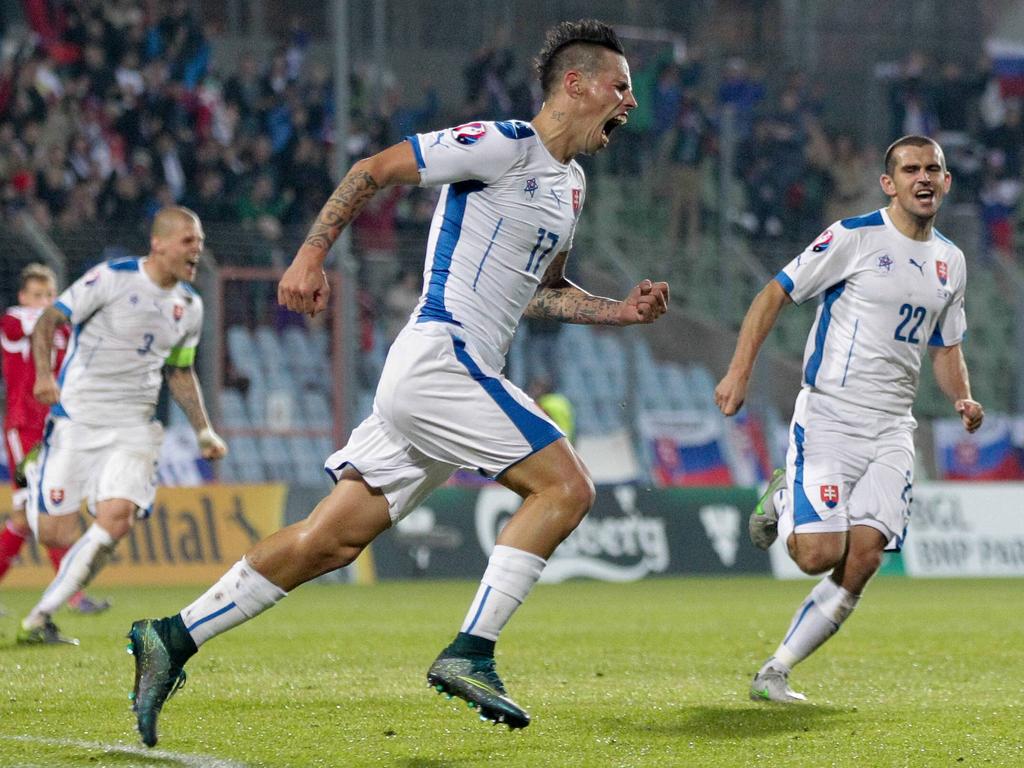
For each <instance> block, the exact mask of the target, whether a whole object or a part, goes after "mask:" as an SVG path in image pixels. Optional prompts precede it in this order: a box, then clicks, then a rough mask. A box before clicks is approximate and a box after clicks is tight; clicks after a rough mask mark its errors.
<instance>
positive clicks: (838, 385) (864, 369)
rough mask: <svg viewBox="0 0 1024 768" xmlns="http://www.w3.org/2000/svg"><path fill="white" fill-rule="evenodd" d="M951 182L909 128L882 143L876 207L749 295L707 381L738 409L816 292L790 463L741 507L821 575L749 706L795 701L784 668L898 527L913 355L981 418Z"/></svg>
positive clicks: (826, 624)
mask: <svg viewBox="0 0 1024 768" xmlns="http://www.w3.org/2000/svg"><path fill="white" fill-rule="evenodd" d="M950 183H951V177H950V174H949V172H948V171H947V170H946V161H945V157H944V156H943V153H942V149H941V148H940V147H939V145H938V144H936V143H935V142H934V141H932V140H931V139H929V138H925V137H924V136H905V137H903V138H902V139H899V140H898V141H896V142H894V143H893V144H892V146H890V147H889V149H888V151H887V152H886V153H885V173H884V174H882V177H881V184H882V190H883V191H884V192H885V194H886V195H887V196H888V197H889V205H888V206H887V207H886V208H883V209H881V210H878V211H875V212H873V213H869V214H867V215H865V216H860V217H857V218H852V219H844V220H842V221H838V222H836V223H835V224H833V225H832V226H831V227H829V228H828V229H827V230H825V232H824V233H822V234H821V235H820V236H819V237H818V239H817V240H815V241H814V242H813V243H811V244H810V245H809V246H808V247H807V249H806V250H805V251H804V252H803V253H801V254H800V255H799V256H797V257H796V258H795V259H794V260H793V261H791V262H790V263H789V264H787V265H786V266H785V267H784V268H783V270H782V271H781V272H779V274H778V275H776V276H775V279H773V280H772V281H771V282H769V283H768V285H767V286H765V288H764V289H763V290H762V291H761V292H760V293H759V294H758V295H757V296H756V297H755V298H754V301H753V302H752V303H751V305H750V309H749V310H748V311H747V315H746V317H745V318H744V320H743V325H742V327H741V328H740V335H739V339H738V340H737V342H736V351H735V353H734V354H733V358H732V362H731V363H730V365H729V370H728V372H727V373H726V375H725V377H724V378H723V379H722V380H721V381H720V382H719V383H718V386H717V388H716V389H715V402H716V403H717V404H718V407H719V408H720V409H721V411H722V413H724V414H725V415H726V416H731V415H733V414H735V413H736V412H737V411H738V410H739V409H740V407H741V406H742V405H743V400H744V398H745V397H746V393H747V383H748V381H749V379H750V374H751V371H752V370H753V368H754V360H755V359H756V357H757V352H758V350H759V349H760V348H761V344H762V343H763V342H764V340H765V338H766V337H767V335H768V333H769V332H770V331H771V329H772V327H773V326H774V325H775V321H776V319H777V317H778V315H779V312H780V311H781V310H782V308H783V307H784V306H785V305H786V304H789V303H790V302H796V303H798V304H799V303H802V302H804V301H806V300H807V299H810V298H813V297H820V298H821V304H820V306H819V307H818V314H817V317H816V319H815V321H814V325H813V326H812V328H811V332H810V335H809V337H808V339H807V346H806V352H805V353H804V376H803V388H802V389H801V390H800V394H799V395H798V396H797V399H796V407H795V409H794V413H793V422H792V425H791V428H790V435H789V452H788V454H787V456H786V470H785V472H783V471H782V470H777V471H776V474H775V475H774V476H773V478H772V481H771V482H770V483H769V485H768V489H767V490H766V492H765V494H764V496H763V497H762V498H761V500H760V501H759V502H758V504H757V507H756V508H755V509H754V512H753V514H752V515H751V516H750V535H751V538H752V539H753V542H754V544H756V545H757V546H759V547H761V548H762V549H767V548H768V547H769V546H771V544H772V543H773V542H774V541H775V539H776V538H777V537H781V538H782V540H783V542H785V544H786V546H787V548H788V550H789V554H790V556H791V557H792V558H793V560H795V561H796V563H797V565H799V566H800V568H801V569H802V570H803V571H804V572H806V573H809V574H820V573H826V572H828V573H829V575H827V576H825V578H824V579H822V580H821V581H820V582H818V584H817V585H816V586H815V587H814V589H812V590H811V593H810V595H808V597H807V599H806V600H805V601H804V603H803V604H802V605H801V606H800V607H799V608H798V609H797V611H796V614H795V615H794V617H793V621H792V623H791V624H790V626H789V629H788V630H787V632H786V634H785V637H784V639H783V640H782V642H781V643H780V645H779V647H778V649H777V650H776V651H775V653H774V654H773V655H772V656H771V658H769V659H768V660H767V661H766V662H765V663H764V665H763V666H762V667H761V669H760V670H759V671H758V673H757V675H755V677H754V680H753V683H752V684H751V687H750V696H751V698H752V699H755V700H768V701H780V702H787V701H802V700H804V699H805V698H806V697H805V696H804V695H803V694H801V693H797V692H795V691H793V690H791V689H790V687H789V682H788V680H789V673H790V670H792V668H793V666H794V665H796V664H797V663H799V662H800V661H803V660H804V659H805V658H807V657H808V656H809V655H810V654H811V653H813V652H814V651H815V650H816V649H817V648H819V647H820V646H821V645H822V644H823V643H824V642H825V641H826V640H828V638H829V637H831V636H832V635H833V634H835V632H836V631H837V630H838V629H839V627H840V626H841V625H842V623H843V622H844V621H846V619H847V618H849V616H850V614H851V613H852V612H853V610H854V608H856V607H857V602H858V601H859V600H860V596H861V593H862V592H863V590H864V587H865V585H866V584H867V583H868V580H869V579H870V578H871V577H872V576H873V575H874V573H875V571H877V570H878V568H879V566H880V565H881V562H882V552H883V551H884V550H885V549H886V548H887V547H889V548H893V549H899V547H900V545H901V543H902V541H903V537H904V535H905V533H906V525H907V519H908V514H909V507H910V500H911V489H912V487H913V482H914V429H915V427H916V426H917V422H916V421H915V420H914V417H913V416H912V415H911V405H912V404H913V401H914V396H915V394H916V393H917V385H918V379H919V376H920V372H921V358H922V357H923V356H924V350H925V348H927V349H928V350H929V352H930V353H931V358H932V368H933V370H934V371H935V379H936V381H937V382H938V383H939V386H940V387H941V389H942V391H943V392H944V393H945V394H946V396H947V397H949V399H950V400H951V401H952V403H953V407H954V408H955V410H956V412H957V413H959V414H960V417H961V419H962V421H963V425H964V428H965V429H966V430H967V431H968V432H974V431H975V430H976V429H978V427H980V426H981V421H982V419H983V417H984V410H983V409H982V407H981V404H979V403H978V402H976V401H974V400H972V399H971V386H970V381H969V378H968V375H967V365H966V363H965V362H964V356H963V351H962V350H961V346H960V345H961V342H962V340H963V338H964V333H965V331H966V327H967V323H966V319H965V315H964V291H965V288H966V285H967V269H966V265H965V263H964V254H963V252H962V251H961V250H960V249H959V248H957V247H956V246H955V245H953V243H951V242H950V241H949V240H947V239H946V238H945V237H943V236H942V235H941V234H939V232H938V231H936V230H935V228H934V221H935V215H936V214H937V213H938V211H939V207H940V206H941V205H942V200H943V198H944V197H945V195H946V193H947V192H948V191H949V187H950Z"/></svg>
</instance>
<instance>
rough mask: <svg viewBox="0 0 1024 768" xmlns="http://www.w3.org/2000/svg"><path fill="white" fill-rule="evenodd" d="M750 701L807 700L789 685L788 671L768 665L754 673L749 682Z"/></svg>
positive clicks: (787, 702)
mask: <svg viewBox="0 0 1024 768" xmlns="http://www.w3.org/2000/svg"><path fill="white" fill-rule="evenodd" d="M750 699H751V701H775V702H779V703H782V704H791V703H793V702H795V701H807V697H806V696H804V695H803V694H802V693H797V692H796V691H794V690H793V689H792V688H790V687H789V673H788V672H783V671H782V670H781V669H775V668H774V667H769V668H768V669H766V670H763V671H761V672H758V673H757V674H756V675H754V680H753V681H752V682H751V683H750Z"/></svg>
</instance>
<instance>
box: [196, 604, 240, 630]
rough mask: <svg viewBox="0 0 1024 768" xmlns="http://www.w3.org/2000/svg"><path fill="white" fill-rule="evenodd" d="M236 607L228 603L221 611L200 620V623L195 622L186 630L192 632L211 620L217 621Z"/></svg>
mask: <svg viewBox="0 0 1024 768" xmlns="http://www.w3.org/2000/svg"><path fill="white" fill-rule="evenodd" d="M235 607H236V606H235V604H234V603H228V604H227V605H225V606H224V607H223V608H221V609H220V610H216V611H214V612H213V613H211V614H210V615H209V616H204V617H203V618H201V619H199V620H198V621H196V622H193V624H192V625H191V626H188V627H185V629H186V630H187V631H189V632H191V631H192V630H193V629H195V628H196V627H198V626H201V625H203V624H205V623H206V622H208V621H210V620H211V619H216V618H217V617H218V616H223V615H224V614H225V613H227V612H228V611H230V610H231V609H232V608H235Z"/></svg>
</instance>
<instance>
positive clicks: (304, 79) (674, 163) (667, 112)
mask: <svg viewBox="0 0 1024 768" xmlns="http://www.w3.org/2000/svg"><path fill="white" fill-rule="evenodd" d="M24 7H25V10H26V20H27V21H28V22H29V24H30V25H31V27H32V33H31V35H30V36H29V37H28V38H26V39H21V40H15V39H14V37H13V34H8V35H6V36H5V40H4V44H5V50H6V51H7V52H8V53H10V54H11V55H8V56H6V57H5V58H4V59H3V61H2V62H0V179H2V182H0V220H2V221H8V222H9V221H11V220H12V219H14V218H15V217H17V216H19V215H26V214H27V215H28V216H31V217H32V219H33V220H34V221H35V222H37V223H38V225H39V226H40V227H42V228H43V229H45V230H47V231H49V232H51V233H52V234H53V236H54V239H55V240H56V241H57V243H58V244H59V245H62V246H63V245H64V244H65V243H66V242H70V241H73V240H74V233H75V231H76V230H78V229H80V228H82V227H83V226H89V225H94V224H96V223H104V224H105V223H110V222H136V223H137V226H136V229H137V230H138V233H139V234H140V236H141V234H142V233H144V232H145V231H146V227H147V226H148V222H149V221H150V220H151V218H152V216H153V214H154V213H155V211H156V210H158V209H159V208H160V207H161V206H165V205H170V204H182V205H186V206H188V207H190V208H192V209H193V210H195V211H196V212H197V213H198V214H199V215H200V217H201V218H202V220H203V222H204V224H206V226H207V230H208V241H209V245H210V248H211V250H212V251H213V253H214V254H215V257H216V258H217V259H218V261H220V262H221V263H232V262H236V263H242V262H243V261H244V263H246V264H248V265H255V266H272V265H276V266H283V265H284V264H285V263H286V261H287V259H288V258H289V257H290V255H291V253H292V251H293V250H294V245H295V244H296V243H297V242H298V239H299V238H301V234H302V231H303V230H304V228H305V227H306V226H307V225H308V223H309V222H310V221H312V220H313V218H314V217H315V215H316V212H317V210H318V209H319V208H318V207H319V204H320V202H321V201H322V197H323V194H324V192H325V190H329V189H330V188H331V186H332V181H331V168H332V165H333V148H334V146H335V144H336V141H337V136H336V132H335V104H334V88H333V84H332V80H331V73H330V71H329V68H328V67H327V66H326V65H325V64H324V63H323V62H321V61H318V60H316V59H315V58H314V57H312V56H310V55H309V51H310V37H311V36H310V33H309V31H308V30H306V29H304V28H303V26H302V24H301V23H300V22H295V23H293V24H292V25H291V26H290V27H289V28H288V29H286V30H284V31H283V32H282V39H281V41H280V44H279V45H278V47H277V48H275V49H274V51H273V53H272V55H271V56H269V57H267V58H266V60H265V61H262V60H261V59H260V58H258V57H257V55H256V54H255V53H253V52H246V53H244V54H243V55H241V56H239V57H238V58H237V60H233V61H231V69H230V70H224V71H220V70H219V69H217V68H215V67H214V66H213V62H214V61H215V59H216V57H215V56H214V55H213V54H214V48H215V46H216V42H215V36H216V35H215V32H214V29H213V28H211V27H208V26H204V24H203V23H202V22H201V20H200V19H199V18H197V16H196V15H195V14H194V13H193V11H192V6H191V5H190V4H189V3H188V2H186V0H174V1H173V2H169V3H163V4H154V3H146V2H143V1H142V0H116V2H100V0H76V1H75V2H63V3H46V2H35V1H30V2H26V3H25V4H24ZM54 9H56V10H54ZM630 54H631V59H632V69H633V82H634V89H635V92H636V95H637V99H638V101H639V104H640V106H639V108H638V109H637V110H636V111H635V112H634V113H633V115H631V118H630V122H629V123H628V125H627V126H626V129H625V131H624V133H625V135H624V136H622V137H620V139H621V141H619V142H618V143H617V145H613V148H612V158H611V161H610V162H609V163H608V166H607V172H610V173H612V174H630V175H634V176H635V175H637V174H643V175H645V176H647V177H648V178H658V179H659V181H658V184H660V185H661V186H662V187H663V189H661V190H658V191H659V192H660V193H661V194H663V196H664V199H666V200H668V201H670V203H669V206H668V211H667V213H666V216H665V219H666V224H665V235H666V237H667V238H668V239H669V241H670V242H672V243H673V244H675V243H678V244H679V245H680V246H681V247H686V248H688V249H690V250H692V251H696V250H697V249H698V248H699V244H700V234H701V230H702V229H703V228H705V227H706V226H707V223H708V221H709V212H710V210H711V209H712V208H713V207H714V206H713V205H709V204H708V203H709V201H708V200H707V197H708V195H707V194H706V193H705V192H703V191H702V190H703V189H705V188H706V185H704V184H703V183H702V179H704V178H705V177H707V176H708V175H709V174H711V175H713V174H714V173H715V171H716V167H717V164H716V163H714V162H713V160H714V158H715V156H716V154H717V153H718V151H719V149H720V145H721V142H722V141H723V140H724V138H723V132H728V134H729V140H730V141H734V142H735V144H734V146H735V147H736V152H735V161H734V169H735V175H736V178H737V180H738V181H739V182H740V186H741V187H742V191H743V195H742V203H741V204H740V205H739V206H738V209H737V213H736V214H735V215H734V219H735V221H734V222H732V223H733V224H734V225H735V226H736V227H737V228H739V229H740V230H741V231H743V232H745V233H747V234H748V235H749V236H750V239H751V242H752V243H755V244H758V246H759V247H760V248H761V249H762V255H763V258H765V259H767V258H768V256H767V254H769V253H777V251H778V245H779V244H780V243H781V242H783V241H784V242H787V243H788V242H802V241H806V240H807V239H809V238H812V237H813V236H814V235H815V234H816V233H817V232H818V231H819V230H820V229H821V228H822V227H823V226H824V225H825V224H826V223H828V222H829V221H832V220H835V219H836V218H839V217H840V216H846V215H851V214H853V213H858V212H862V211H863V210H867V209H868V208H870V207H872V206H873V205H874V204H876V203H877V202H878V201H877V195H876V192H877V180H876V176H877V174H876V171H875V169H876V167H877V163H876V162H875V159H876V158H874V156H873V155H872V154H871V152H870V151H868V150H865V149H864V148H863V147H862V146H861V144H860V141H859V139H858V137H855V136H854V135H851V134H850V133H844V132H841V131H836V130H833V129H832V128H831V126H830V122H831V121H830V115H829V103H828V99H827V94H826V91H825V84H824V83H822V82H819V81H811V80H810V79H809V78H808V77H806V76H805V75H804V74H803V73H800V72H792V73H789V74H788V75H787V76H784V77H779V78H773V79H771V80H770V79H769V78H767V77H766V76H765V73H764V70H763V65H762V64H760V63H757V62H747V61H745V60H744V59H742V58H731V59H729V60H728V61H727V62H726V63H725V66H724V68H723V69H722V71H721V72H720V73H718V72H713V71H712V69H711V66H710V64H709V63H708V62H707V61H706V60H705V55H704V53H703V51H702V49H701V48H700V47H699V46H690V47H689V48H688V49H687V55H686V57H685V58H683V59H682V60H678V58H677V57H674V56H672V55H671V54H672V52H671V50H667V49H666V48H665V46H660V47H654V46H652V45H645V44H643V43H642V42H639V43H635V44H633V45H631V48H630ZM528 66H529V62H527V61H525V60H522V58H521V57H519V58H517V57H516V54H515V52H514V48H513V46H512V45H511V43H510V42H509V41H508V40H507V39H506V36H504V35H502V34H501V33H499V34H497V35H496V37H495V39H494V40H493V41H491V42H490V43H489V44H486V45H483V46H481V47H480V48H479V49H478V50H477V51H475V52H473V53H472V55H471V56H470V58H469V60H468V61H467V62H466V66H465V68H464V71H463V75H464V86H465V87H464V100H463V102H462V103H461V104H458V105H456V106H451V105H449V106H447V107H445V106H443V105H442V104H441V103H440V100H439V98H438V96H437V94H436V93H435V92H434V91H433V89H431V88H430V87H429V86H427V87H425V88H423V89H421V90H420V91H419V92H418V93H416V94H415V99H414V101H412V102H411V101H409V100H408V98H407V97H408V96H409V94H405V93H402V92H400V90H399V89H398V88H397V86H396V84H395V83H394V79H393V78H387V77H386V78H384V80H385V88H384V90H383V92H382V93H381V94H378V93H375V92H373V90H372V86H371V82H372V78H370V77H369V76H368V75H367V74H366V73H365V72H356V73H355V74H353V76H352V80H351V93H352V110H351V115H350V126H351V128H350V131H349V133H348V135H347V136H346V138H345V142H346V149H347V150H348V152H349V153H350V154H351V155H352V156H365V155H368V154H371V153H373V152H375V151H378V150H379V149H381V148H383V147H385V146H387V145H389V144H390V143H392V142H394V141H396V140H398V139H400V138H401V137H402V136H404V135H407V134H409V133H412V132H415V131H418V130H426V129H429V128H431V127H436V126H438V125H445V124H455V123H458V122H460V121H462V120H465V119H470V118H476V119H480V118H485V119H487V118H507V117H518V118H527V117H528V116H529V115H530V114H532V113H533V111H534V110H535V109H536V108H537V106H538V99H539V95H538V93H537V92H536V90H535V89H534V88H532V87H531V86H530V85H528V83H530V82H531V80H532V78H530V77H529V72H528ZM878 76H879V78H880V80H881V82H882V83H883V85H884V87H885V89H886V90H887V92H888V102H889V119H890V122H891V125H890V127H889V133H891V135H893V136H896V135H902V134H906V133H925V134H928V135H936V136H937V137H939V138H940V140H941V141H942V143H943V145H944V146H946V147H947V148H948V151H949V155H950V157H949V161H950V165H951V170H952V171H953V173H954V175H955V178H956V179H957V187H956V195H957V197H956V199H957V200H958V201H960V202H963V201H967V202H972V203H975V204H977V205H978V211H979V216H980V217H981V218H982V220H983V221H984V223H985V232H986V236H987V242H988V244H989V245H990V246H992V248H994V249H996V250H997V251H1000V252H1004V253H1010V252H1011V250H1012V247H1013V233H1014V229H1015V228H1016V219H1017V216H1018V209H1019V203H1020V199H1021V183H1020V181H1019V176H1020V170H1021V167H1022V149H1024V127H1022V123H1021V105H1020V100H1019V99H1013V98H1004V97H1003V95H1002V94H1001V93H1000V91H999V83H998V82H997V79H996V77H995V75H994V73H993V71H992V69H991V67H990V66H989V64H988V62H987V61H982V62H979V63H978V64H977V65H976V66H974V67H965V66H961V65H959V64H956V63H946V64H944V65H943V66H942V67H941V68H939V67H938V66H936V64H935V62H933V61H930V60H929V59H928V57H927V56H925V55H924V54H921V53H919V52H912V53H911V54H910V55H908V56H907V57H906V59H905V60H904V61H902V62H900V63H898V64H893V65H891V66H889V67H888V68H887V69H886V68H882V69H880V70H879V73H878ZM414 102H415V103H414ZM656 168H657V169H667V172H665V173H659V174H655V173H653V170H654V169H656ZM602 170H605V169H603V168H602ZM433 202H434V198H433V196H432V193H430V192H427V191H423V190H418V189H415V190H411V191H406V192H395V193H394V194H391V195H387V196H382V198H381V199H379V200H376V201H375V202H374V206H373V207H372V209H371V210H367V211H365V212H364V215H363V216H362V217H360V219H359V221H358V222H357V226H355V227H354V232H353V235H354V242H355V245H356V248H357V249H358V251H359V252H360V254H361V255H362V256H363V257H364V262H365V263H366V264H368V265H369V269H368V279H367V281H366V283H367V285H368V286H369V289H370V291H371V293H372V294H373V295H374V296H375V297H376V298H378V299H379V300H380V301H378V302H377V303H379V304H380V303H383V299H384V293H385V292H386V290H387V286H388V285H389V284H390V283H392V282H393V281H394V278H395V277H396V275H398V274H399V273H400V271H401V270H402V269H403V268H413V269H418V267H419V260H420V252H419V248H420V243H422V238H421V237H417V236H416V235H421V234H422V233H424V232H425V230H426V227H427V225H428V223H429V217H430V213H431V211H432V208H433ZM221 225H225V226H221ZM239 225H240V226H239ZM405 235H409V236H408V237H406V236H405ZM406 241H408V242H409V243H410V245H409V246H408V249H406V248H405V247H404V243H405V242H406ZM136 243H137V241H136ZM136 243H132V244H125V245H124V247H126V248H131V247H135V248H136V249H138V248H142V247H144V243H142V244H136ZM68 250H69V255H70V256H71V258H72V261H74V260H75V254H76V250H75V248H74V247H69V249H68ZM106 255H109V253H108V254H99V253H96V252H92V253H89V254H83V255H82V257H81V258H82V260H83V261H85V263H82V264H73V267H75V270H74V271H76V272H77V271H80V269H82V268H84V267H85V266H88V264H89V263H91V262H95V261H96V260H98V259H99V258H102V257H104V256H106Z"/></svg>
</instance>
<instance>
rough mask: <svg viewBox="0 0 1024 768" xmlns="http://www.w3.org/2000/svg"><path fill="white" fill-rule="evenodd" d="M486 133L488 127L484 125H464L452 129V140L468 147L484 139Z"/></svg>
mask: <svg viewBox="0 0 1024 768" xmlns="http://www.w3.org/2000/svg"><path fill="white" fill-rule="evenodd" d="M485 133H487V126H485V125H484V124H483V123H464V124H463V125H457V126H455V127H454V128H452V138H454V139H455V140H456V141H457V142H459V144H465V145H467V146H469V145H471V144H476V143H477V142H478V141H480V139H482V138H483V137H484V134H485Z"/></svg>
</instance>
